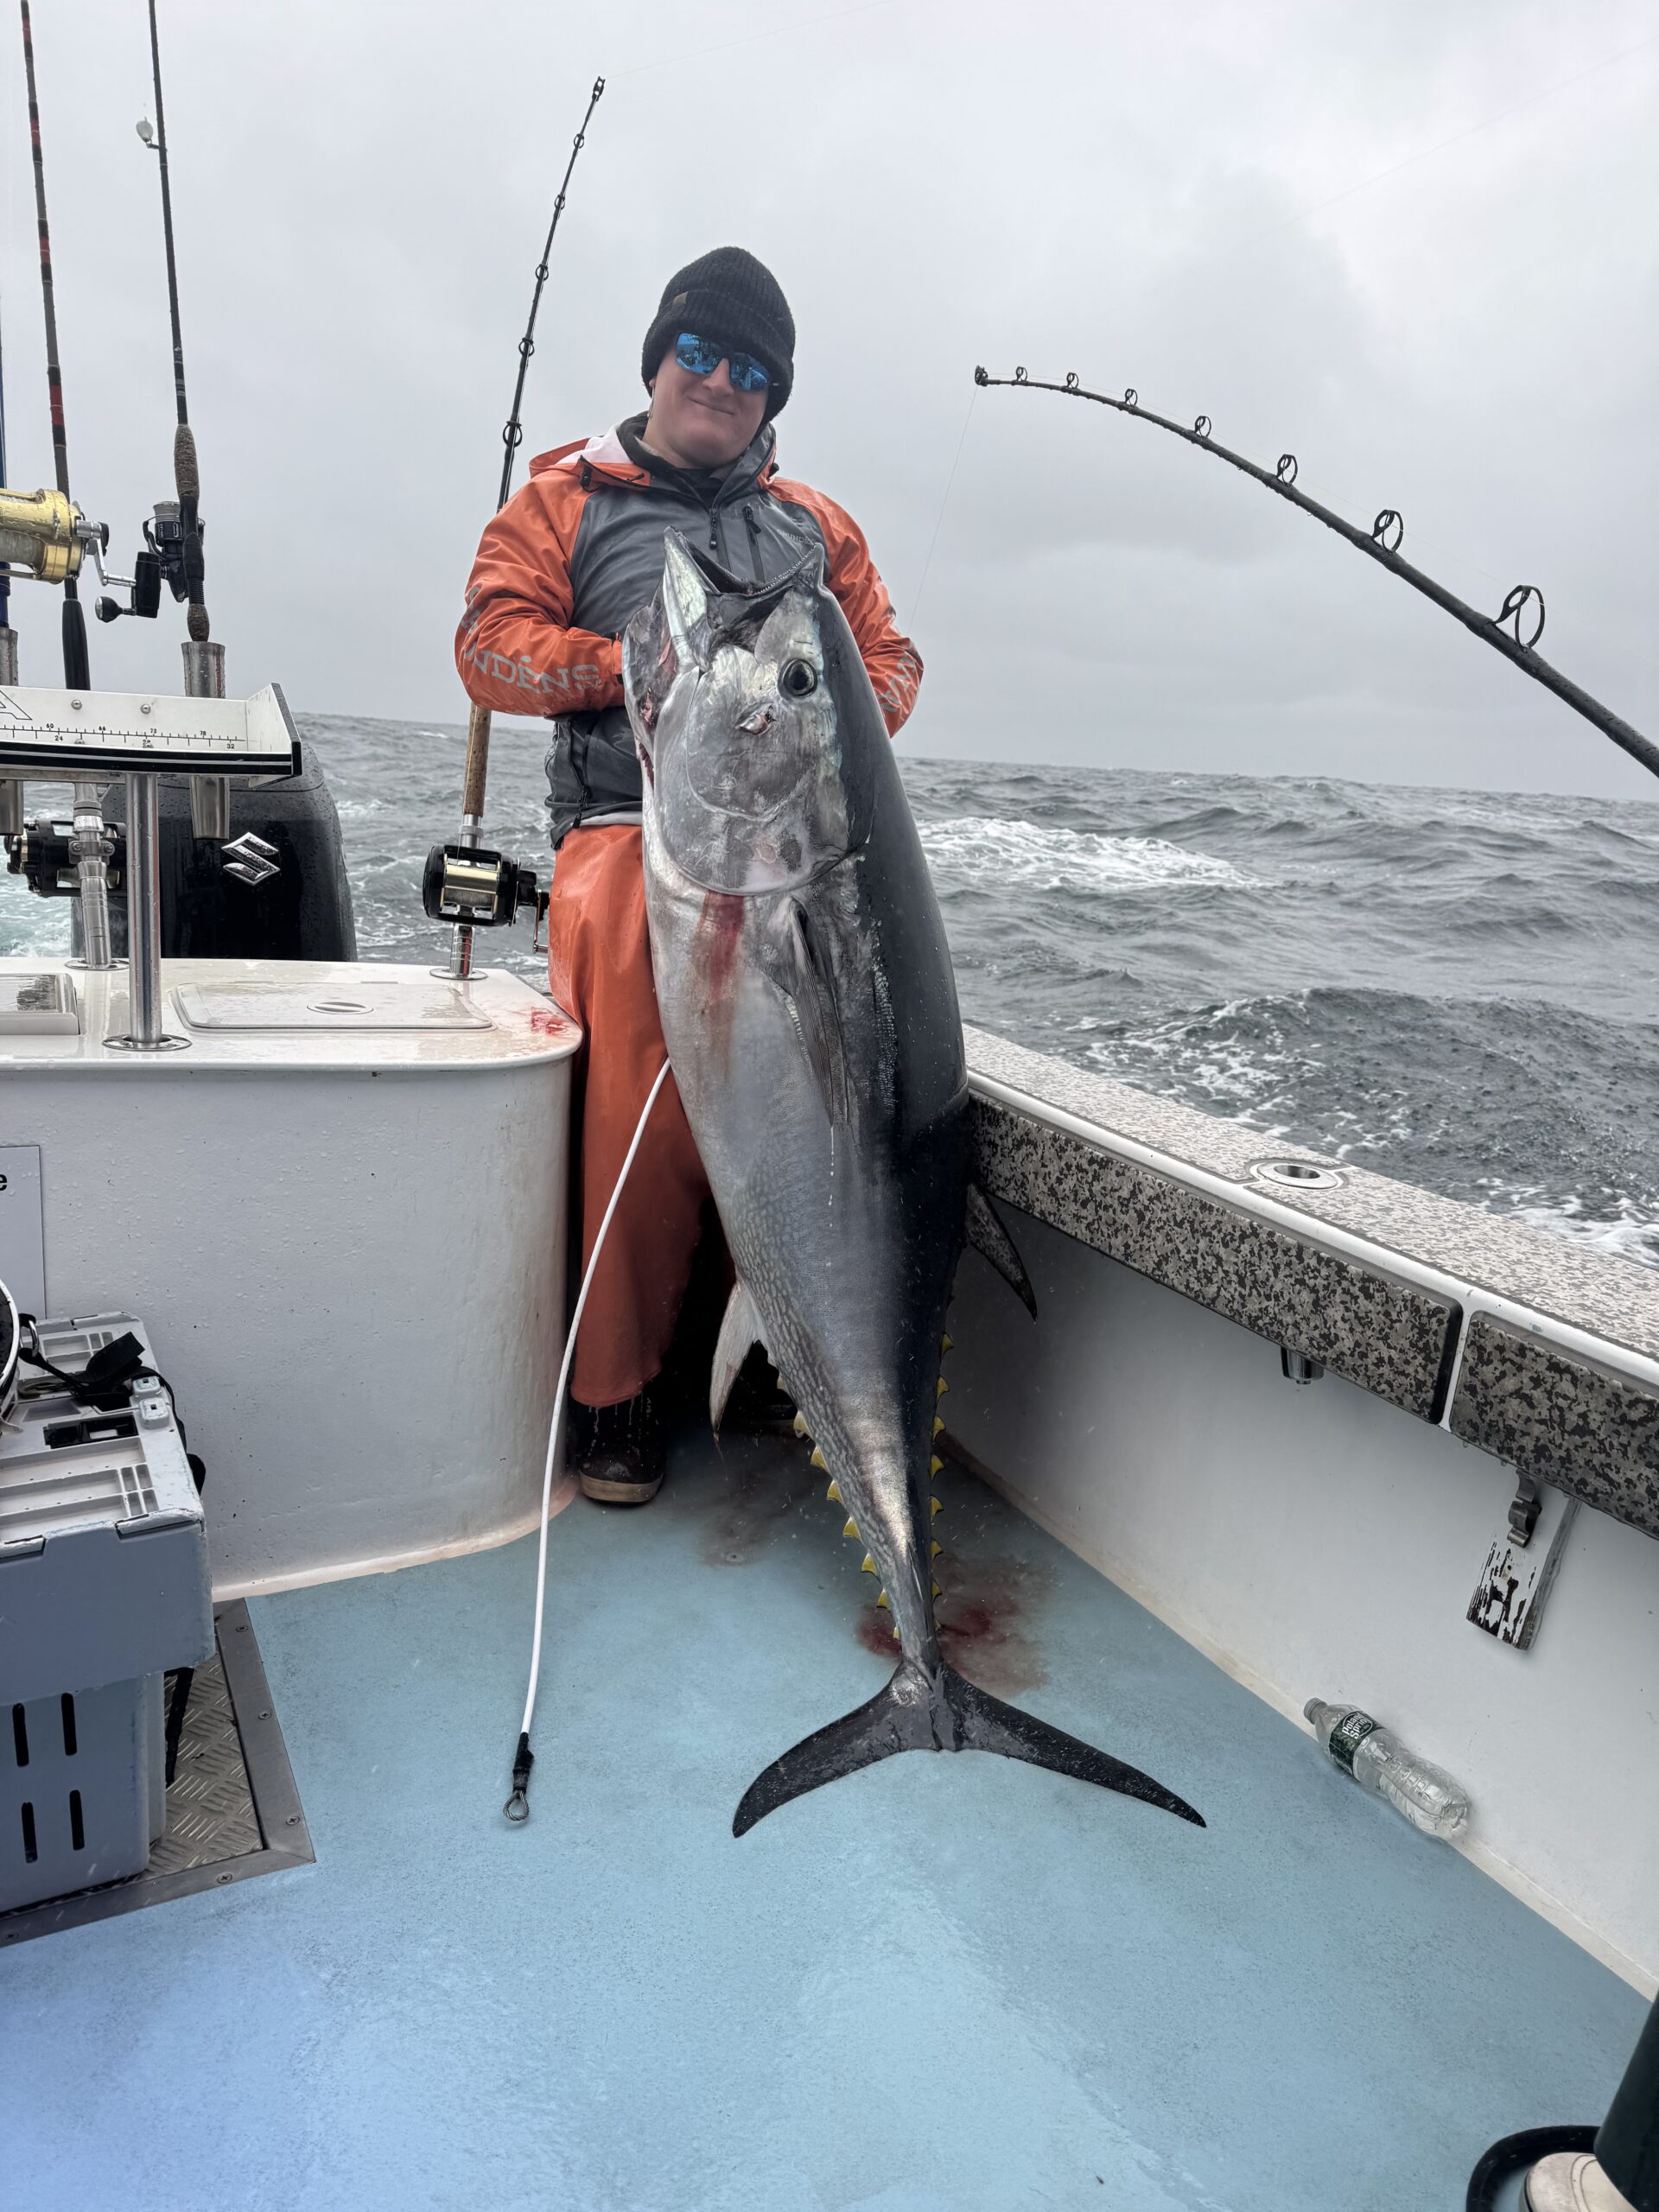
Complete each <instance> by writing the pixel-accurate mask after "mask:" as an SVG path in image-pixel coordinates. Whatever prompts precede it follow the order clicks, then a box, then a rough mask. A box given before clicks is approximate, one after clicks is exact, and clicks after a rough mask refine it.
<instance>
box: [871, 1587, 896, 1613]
mask: <svg viewBox="0 0 1659 2212" xmlns="http://www.w3.org/2000/svg"><path fill="white" fill-rule="evenodd" d="M875 1602H876V1604H877V1605H878V1606H879V1607H880V1610H881V1611H883V1612H884V1613H890V1612H891V1611H893V1608H892V1606H891V1605H888V1603H887V1592H886V1591H885V1590H883V1591H882V1592H881V1593H880V1596H879V1597H878V1598H877V1599H876V1601H875Z"/></svg>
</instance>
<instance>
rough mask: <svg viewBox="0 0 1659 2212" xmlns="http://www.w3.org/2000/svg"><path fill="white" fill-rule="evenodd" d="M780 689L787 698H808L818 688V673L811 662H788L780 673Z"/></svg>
mask: <svg viewBox="0 0 1659 2212" xmlns="http://www.w3.org/2000/svg"><path fill="white" fill-rule="evenodd" d="M778 688H779V690H780V691H781V692H783V693H784V695H785V697H787V698H791V699H805V698H808V697H810V696H811V694H812V693H813V692H814V691H816V690H817V688H818V671H817V669H816V668H814V667H813V665H812V664H811V662H810V660H786V661H785V663H784V664H783V666H782V667H781V668H780V669H779V671H778Z"/></svg>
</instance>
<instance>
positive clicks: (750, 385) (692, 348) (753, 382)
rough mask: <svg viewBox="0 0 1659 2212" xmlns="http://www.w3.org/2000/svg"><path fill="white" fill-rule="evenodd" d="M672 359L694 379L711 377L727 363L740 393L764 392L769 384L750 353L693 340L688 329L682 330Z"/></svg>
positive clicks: (765, 375) (709, 339)
mask: <svg viewBox="0 0 1659 2212" xmlns="http://www.w3.org/2000/svg"><path fill="white" fill-rule="evenodd" d="M674 358H675V359H676V360H677V362H678V363H679V365H680V366H681V367H682V368H683V369H684V370H686V371H687V372H688V373H689V374H690V375H692V376H694V377H711V376H713V374H714V373H715V370H716V369H717V368H718V367H719V366H720V365H721V362H722V361H724V362H726V363H727V364H728V366H729V368H730V370H731V375H732V382H733V383H734V385H736V386H737V388H738V390H739V391H765V390H766V386H767V385H769V384H770V383H771V382H772V378H770V377H769V376H768V375H767V374H766V371H765V370H764V369H763V368H762V367H761V365H760V362H759V361H757V360H756V359H755V358H754V356H753V353H733V351H732V349H731V347H730V346H719V345H716V344H715V340H713V339H712V338H697V337H695V336H694V335H693V334H692V333H691V332H690V331H689V330H683V331H682V332H681V333H680V334H679V336H678V337H677V339H676V340H675V341H674Z"/></svg>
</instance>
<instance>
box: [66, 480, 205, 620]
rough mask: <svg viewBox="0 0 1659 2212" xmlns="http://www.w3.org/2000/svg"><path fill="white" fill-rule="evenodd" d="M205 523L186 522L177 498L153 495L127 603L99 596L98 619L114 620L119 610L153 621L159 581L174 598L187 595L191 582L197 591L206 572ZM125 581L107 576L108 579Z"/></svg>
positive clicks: (159, 595) (157, 609)
mask: <svg viewBox="0 0 1659 2212" xmlns="http://www.w3.org/2000/svg"><path fill="white" fill-rule="evenodd" d="M206 531H207V524H206V523H204V522H203V521H201V519H200V517H198V518H196V520H195V521H194V524H186V522H185V519H184V517H183V514H182V512H181V506H180V502H179V501H178V500H177V499H157V500H156V512H155V516H154V518H153V520H151V521H149V522H147V523H146V524H144V550H143V552H142V553H139V554H137V555H135V556H134V558H133V563H132V583H131V589H130V594H129V596H130V605H128V606H126V607H123V606H122V605H121V604H120V603H119V602H118V601H116V600H113V599H100V600H99V602H98V606H97V607H96V609H95V610H94V611H95V612H96V613H97V615H98V619H99V621H100V622H114V621H116V620H118V619H119V618H120V617H121V616H122V615H123V614H137V615H142V616H143V618H144V620H147V621H153V620H154V619H155V617H156V615H157V614H158V613H160V611H161V605H162V585H163V584H165V585H166V586H167V588H168V590H169V591H170V592H171V593H172V594H173V596H174V598H175V599H180V600H182V599H188V598H189V596H190V588H191V586H192V584H194V585H195V586H196V588H197V589H198V591H200V586H201V582H202V579H203V578H204V576H205V575H207V560H206V556H204V554H203V552H202V550H201V541H202V538H203V536H204V535H205V534H206ZM125 581H126V579H125V578H124V577H122V576H111V577H110V578H109V582H111V583H123V582H125Z"/></svg>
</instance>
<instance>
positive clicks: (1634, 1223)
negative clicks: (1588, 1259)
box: [1488, 1191, 1659, 1268]
mask: <svg viewBox="0 0 1659 2212" xmlns="http://www.w3.org/2000/svg"><path fill="white" fill-rule="evenodd" d="M1529 1199H1531V1200H1532V1203H1530V1204H1528V1203H1526V1201H1528V1200H1529ZM1615 1203H1616V1205H1617V1208H1618V1211H1617V1212H1615V1213H1614V1214H1613V1215H1611V1217H1605V1216H1599V1215H1596V1214H1593V1213H1592V1212H1591V1211H1590V1209H1589V1208H1588V1207H1587V1206H1586V1204H1585V1202H1584V1200H1583V1199H1582V1198H1579V1197H1577V1196H1576V1195H1574V1196H1572V1197H1568V1198H1554V1199H1549V1200H1540V1199H1538V1198H1535V1197H1534V1194H1533V1193H1532V1192H1528V1191H1515V1192H1509V1191H1499V1192H1494V1193H1493V1194H1492V1197H1491V1199H1490V1200H1489V1201H1488V1204H1490V1205H1493V1207H1494V1208H1495V1210H1496V1209H1499V1208H1501V1210H1502V1211H1504V1212H1506V1213H1509V1214H1511V1215H1513V1216H1514V1217H1515V1218H1516V1220H1517V1221H1524V1222H1525V1223H1526V1224H1527V1225H1528V1227H1529V1228H1531V1229H1542V1230H1548V1233H1549V1235H1550V1236H1564V1237H1566V1238H1567V1241H1568V1243H1573V1244H1577V1245H1578V1246H1580V1248H1581V1249H1584V1250H1587V1251H1592V1252H1610V1253H1611V1254H1612V1255H1613V1257H1614V1258H1615V1259H1618V1260H1634V1261H1635V1262H1637V1265H1638V1266H1640V1267H1647V1268H1654V1267H1659V1220H1656V1219H1655V1217H1653V1216H1652V1215H1651V1214H1644V1213H1643V1212H1642V1211H1640V1210H1639V1209H1638V1208H1637V1207H1636V1206H1634V1205H1631V1203H1630V1200H1629V1199H1628V1198H1623V1197H1621V1198H1618V1199H1617V1200H1616V1201H1615Z"/></svg>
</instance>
